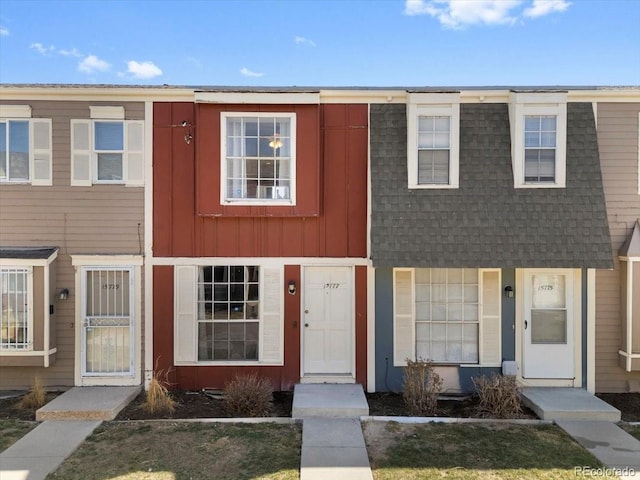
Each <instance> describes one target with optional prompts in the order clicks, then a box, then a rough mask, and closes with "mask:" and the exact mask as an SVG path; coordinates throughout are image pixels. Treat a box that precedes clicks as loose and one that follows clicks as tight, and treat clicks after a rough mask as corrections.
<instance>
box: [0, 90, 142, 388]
mask: <svg viewBox="0 0 640 480" xmlns="http://www.w3.org/2000/svg"><path fill="white" fill-rule="evenodd" d="M150 113H151V103H150V102H149V101H145V91H144V90H142V89H135V88H125V87H108V88H107V87H88V86H87V87H81V86H46V85H42V86H29V85H22V86H11V85H3V86H1V87H0V291H1V297H0V298H1V299H0V310H1V317H0V389H18V388H28V387H29V386H30V385H31V383H32V381H33V379H34V378H35V377H39V378H40V380H41V383H42V385H44V386H45V387H48V388H59V387H69V386H74V385H106V384H110V385H139V384H140V383H141V381H142V369H143V363H142V360H143V356H142V348H141V347H142V335H143V329H142V326H143V323H142V320H143V312H144V308H143V305H144V301H143V300H144V298H143V289H142V285H143V274H142V273H143V272H142V265H143V258H144V248H145V245H144V239H145V231H144V189H143V186H144V173H145V161H146V160H148V158H146V155H147V151H146V148H145V146H146V145H147V143H148V142H149V139H150V131H151V130H150V127H151V119H150Z"/></svg>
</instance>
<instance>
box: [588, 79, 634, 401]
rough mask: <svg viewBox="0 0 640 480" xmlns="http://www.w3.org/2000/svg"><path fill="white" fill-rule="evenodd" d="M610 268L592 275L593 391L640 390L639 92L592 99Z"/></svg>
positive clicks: (621, 91) (624, 90) (620, 92)
mask: <svg viewBox="0 0 640 480" xmlns="http://www.w3.org/2000/svg"><path fill="white" fill-rule="evenodd" d="M595 106H596V112H597V117H596V118H597V124H598V145H599V148H600V162H601V165H602V178H603V183H604V193H605V199H606V202H607V215H608V218H609V229H610V230H611V247H612V250H613V259H614V267H615V268H614V269H613V270H598V272H597V274H596V293H597V297H596V328H597V330H596V345H595V348H596V391H598V392H624V391H635V392H638V391H640V154H639V153H638V152H639V150H640V148H639V142H640V126H639V125H640V89H638V88H635V89H618V90H616V91H614V92H611V94H609V95H608V96H607V95H602V96H601V97H598V98H597V99H596V103H595Z"/></svg>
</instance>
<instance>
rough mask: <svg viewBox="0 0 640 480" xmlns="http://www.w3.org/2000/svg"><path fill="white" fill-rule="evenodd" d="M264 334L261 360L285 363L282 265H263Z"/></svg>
mask: <svg viewBox="0 0 640 480" xmlns="http://www.w3.org/2000/svg"><path fill="white" fill-rule="evenodd" d="M261 287H262V299H263V300H262V301H263V307H262V325H261V327H262V328H261V330H262V335H261V339H260V340H261V345H262V347H261V349H260V362H261V363H269V364H276V365H282V364H283V356H284V355H283V347H284V345H283V343H284V342H283V323H284V322H283V311H284V309H283V308H282V304H283V301H284V299H283V292H284V286H283V283H282V267H262V283H261Z"/></svg>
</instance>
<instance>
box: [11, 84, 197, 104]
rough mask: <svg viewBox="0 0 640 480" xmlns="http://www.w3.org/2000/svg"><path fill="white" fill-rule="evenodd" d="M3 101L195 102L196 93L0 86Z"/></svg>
mask: <svg viewBox="0 0 640 480" xmlns="http://www.w3.org/2000/svg"><path fill="white" fill-rule="evenodd" d="M0 97H2V100H3V101H5V100H20V101H27V100H58V101H63V100H68V101H71V100H76V101H113V102H142V101H145V100H154V101H162V102H193V99H194V91H193V89H188V88H137V87H131V88H126V87H123V88H113V87H65V86H60V87H44V86H41V87H11V86H9V87H8V86H1V85H0Z"/></svg>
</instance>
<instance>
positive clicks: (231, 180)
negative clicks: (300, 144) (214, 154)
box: [220, 113, 296, 205]
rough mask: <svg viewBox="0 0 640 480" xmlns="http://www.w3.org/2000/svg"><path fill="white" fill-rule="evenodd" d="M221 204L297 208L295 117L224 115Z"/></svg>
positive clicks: (261, 114)
mask: <svg viewBox="0 0 640 480" xmlns="http://www.w3.org/2000/svg"><path fill="white" fill-rule="evenodd" d="M221 120H222V121H221V125H222V139H223V141H222V155H221V158H222V166H221V172H222V175H221V182H222V183H221V188H220V191H221V202H222V203H223V204H255V203H260V204H275V205H280V204H284V205H294V204H295V165H296V158H295V151H296V150H295V132H296V116H295V114H293V113H284V114H281V113H250V114H247V113H222V119H221Z"/></svg>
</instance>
